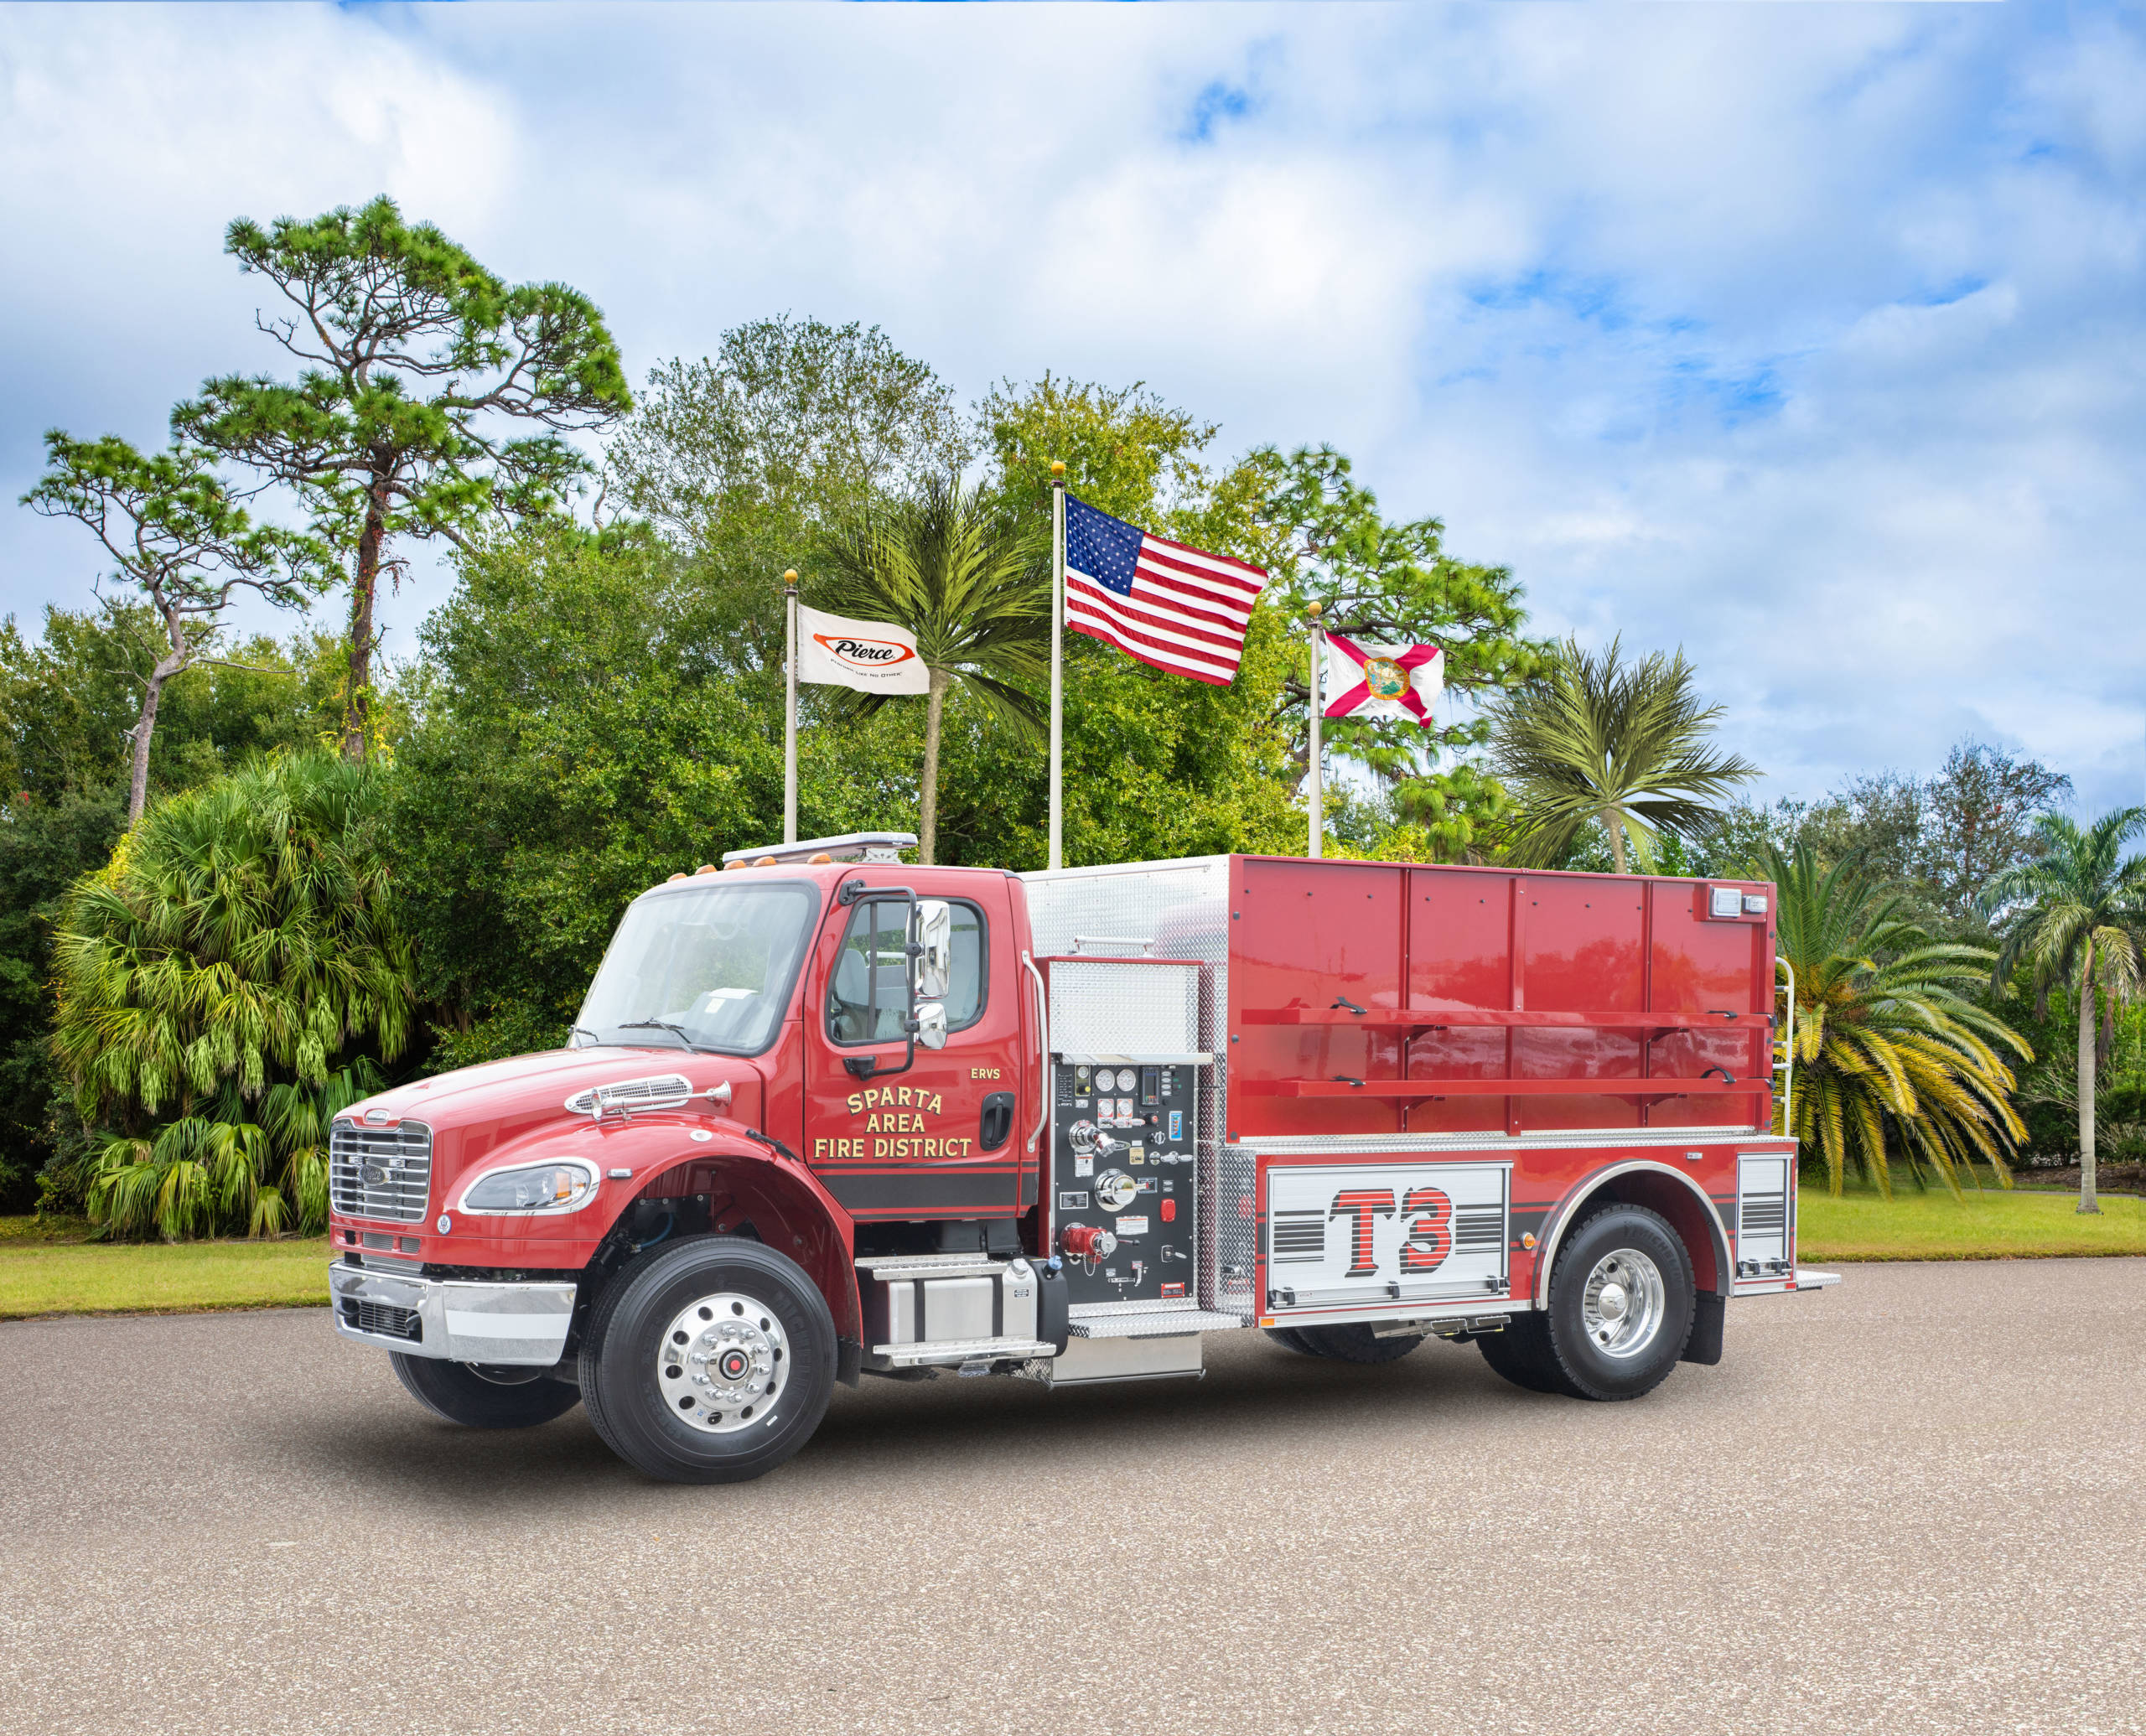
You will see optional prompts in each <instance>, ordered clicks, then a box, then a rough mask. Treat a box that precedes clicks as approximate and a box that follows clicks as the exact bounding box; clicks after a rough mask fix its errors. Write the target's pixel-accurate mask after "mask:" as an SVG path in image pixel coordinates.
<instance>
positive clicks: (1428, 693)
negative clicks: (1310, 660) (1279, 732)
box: [1325, 632, 1445, 729]
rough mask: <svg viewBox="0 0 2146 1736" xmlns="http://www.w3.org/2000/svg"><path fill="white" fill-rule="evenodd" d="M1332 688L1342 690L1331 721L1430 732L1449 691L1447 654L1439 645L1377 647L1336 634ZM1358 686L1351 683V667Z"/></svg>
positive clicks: (1331, 639)
mask: <svg viewBox="0 0 2146 1736" xmlns="http://www.w3.org/2000/svg"><path fill="white" fill-rule="evenodd" d="M1326 643H1327V644H1328V645H1329V646H1330V647H1331V648H1332V655H1333V659H1334V670H1333V673H1332V674H1331V675H1330V676H1329V677H1328V684H1329V687H1330V688H1334V687H1341V689H1342V690H1341V691H1340V692H1338V693H1335V696H1334V697H1333V698H1332V699H1330V700H1329V701H1328V702H1327V703H1326V707H1325V711H1326V715H1327V716H1328V717H1330V718H1368V719H1370V720H1371V721H1373V722H1380V721H1391V722H1393V723H1420V724H1422V725H1423V727H1424V728H1426V729H1428V728H1430V723H1431V707H1433V705H1435V704H1436V703H1437V702H1438V695H1439V694H1440V693H1442V692H1444V691H1445V653H1444V652H1443V651H1441V650H1439V649H1438V647H1437V646H1436V645H1372V644H1371V643H1370V642H1369V641H1368V640H1354V639H1348V638H1345V637H1344V636H1343V635H1340V634H1339V633H1333V632H1330V633H1328V634H1327V635H1326ZM1351 664H1353V665H1354V666H1355V673H1356V681H1355V683H1354V684H1353V685H1352V686H1350V687H1342V683H1343V682H1345V681H1348V679H1349V676H1350V668H1349V666H1350V665H1351Z"/></svg>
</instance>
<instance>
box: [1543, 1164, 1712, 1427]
mask: <svg viewBox="0 0 2146 1736" xmlns="http://www.w3.org/2000/svg"><path fill="white" fill-rule="evenodd" d="M1697 1293H1698V1286H1697V1285H1696V1284H1695V1283H1693V1281H1692V1257H1691V1256H1690V1255H1689V1254H1688V1253H1687V1252H1686V1251H1685V1248H1684V1244H1683V1242H1682V1240H1680V1239H1679V1237H1678V1236H1677V1232H1676V1231H1675V1230H1673V1229H1672V1228H1671V1227H1670V1225H1669V1221H1668V1220H1667V1219H1666V1218H1664V1217H1662V1216H1661V1215H1659V1214H1657V1213H1655V1212H1651V1211H1649V1210H1646V1207H1644V1206H1641V1205H1612V1206H1610V1207H1609V1208H1608V1209H1607V1210H1604V1211H1599V1212H1597V1213H1596V1214H1595V1215H1594V1216H1593V1217H1591V1218H1589V1219H1588V1220H1587V1221H1586V1222H1585V1223H1584V1224H1582V1225H1580V1226H1578V1228H1576V1229H1575V1230H1574V1231H1573V1232H1572V1234H1571V1235H1570V1236H1568V1237H1567V1238H1566V1241H1565V1245H1564V1246H1563V1247H1562V1248H1560V1249H1559V1250H1558V1264H1557V1268H1556V1270H1554V1271H1553V1272H1552V1273H1551V1274H1550V1307H1549V1311H1548V1312H1547V1314H1544V1315H1542V1316H1541V1319H1542V1320H1543V1322H1544V1324H1545V1326H1546V1328H1547V1340H1548V1350H1549V1355H1550V1360H1551V1362H1552V1365H1553V1366H1554V1368H1555V1371H1556V1373H1557V1376H1558V1384H1559V1385H1560V1386H1562V1387H1563V1390H1564V1391H1567V1392H1569V1393H1570V1394H1571V1395H1572V1396H1573V1397H1575V1398H1591V1399H1597V1400H1610V1399H1621V1398H1637V1397H1640V1396H1641V1394H1642V1393H1646V1392H1651V1391H1653V1390H1654V1389H1655V1388H1656V1386H1660V1385H1661V1382H1662V1381H1663V1380H1664V1379H1665V1378H1666V1377H1667V1375H1668V1373H1669V1371H1670V1370H1671V1369H1672V1368H1674V1367H1675V1366H1676V1365H1677V1358H1678V1357H1680V1356H1682V1355H1683V1354H1684V1345H1685V1341H1686V1340H1687V1339H1689V1338H1690V1337H1691V1335H1692V1317H1693V1314H1694V1312H1695V1310H1696V1307H1697V1303H1696V1297H1697Z"/></svg>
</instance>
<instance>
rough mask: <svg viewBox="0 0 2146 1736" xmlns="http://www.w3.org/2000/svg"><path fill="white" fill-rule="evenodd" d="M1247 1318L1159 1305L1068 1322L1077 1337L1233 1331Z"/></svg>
mask: <svg viewBox="0 0 2146 1736" xmlns="http://www.w3.org/2000/svg"><path fill="white" fill-rule="evenodd" d="M1243 1324H1244V1322H1243V1321H1242V1320H1241V1319H1238V1318H1237V1317H1236V1315H1235V1314H1209V1313H1208V1312H1207V1311H1206V1310H1205V1309H1204V1308H1157V1309H1155V1310H1153V1312H1150V1313H1144V1314H1129V1313H1128V1314H1086V1315H1081V1316H1076V1318H1075V1319H1073V1320H1071V1321H1070V1323H1069V1324H1068V1329H1069V1330H1070V1332H1071V1333H1072V1334H1073V1336H1074V1337H1076V1338H1182V1337H1184V1336H1185V1335H1186V1334H1190V1333H1195V1332H1234V1331H1236V1329H1238V1328H1239V1327H1241V1326H1242V1325H1243Z"/></svg>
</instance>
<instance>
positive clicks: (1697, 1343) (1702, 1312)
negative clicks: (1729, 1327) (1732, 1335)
mask: <svg viewBox="0 0 2146 1736" xmlns="http://www.w3.org/2000/svg"><path fill="white" fill-rule="evenodd" d="M1728 1312H1729V1298H1727V1297H1726V1296H1708V1295H1704V1294H1702V1295H1701V1296H1700V1297H1698V1307H1697V1308H1696V1309H1695V1311H1694V1312H1693V1314H1692V1335H1691V1337H1690V1338H1688V1339H1687V1340H1685V1342H1684V1354H1683V1355H1682V1356H1681V1357H1679V1358H1678V1359H1677V1360H1679V1361H1681V1362H1700V1363H1704V1364H1705V1365H1708V1367H1712V1366H1713V1365H1714V1364H1715V1363H1717V1362H1718V1361H1720V1360H1721V1326H1722V1319H1723V1317H1724V1315H1726V1314H1728Z"/></svg>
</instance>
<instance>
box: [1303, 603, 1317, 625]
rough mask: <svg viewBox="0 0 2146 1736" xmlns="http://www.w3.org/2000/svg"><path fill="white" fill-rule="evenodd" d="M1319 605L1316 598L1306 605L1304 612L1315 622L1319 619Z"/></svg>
mask: <svg viewBox="0 0 2146 1736" xmlns="http://www.w3.org/2000/svg"><path fill="white" fill-rule="evenodd" d="M1304 613H1305V614H1308V615H1309V616H1310V617H1311V618H1312V619H1313V620H1314V622H1316V621H1317V620H1318V619H1319V603H1318V600H1317V599H1314V600H1313V601H1311V602H1310V603H1308V604H1305V605H1304Z"/></svg>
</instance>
